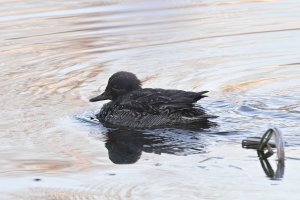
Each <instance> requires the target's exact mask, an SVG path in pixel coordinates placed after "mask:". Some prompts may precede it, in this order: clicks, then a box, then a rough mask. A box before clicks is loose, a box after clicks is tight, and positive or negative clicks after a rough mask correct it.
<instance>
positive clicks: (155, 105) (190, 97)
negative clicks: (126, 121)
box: [121, 89, 208, 115]
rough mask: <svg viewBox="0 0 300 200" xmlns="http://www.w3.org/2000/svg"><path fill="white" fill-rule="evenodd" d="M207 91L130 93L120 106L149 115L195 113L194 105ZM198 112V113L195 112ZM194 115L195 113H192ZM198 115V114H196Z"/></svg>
mask: <svg viewBox="0 0 300 200" xmlns="http://www.w3.org/2000/svg"><path fill="white" fill-rule="evenodd" d="M207 92H208V91H202V92H187V91H182V90H163V89H143V90H139V91H135V92H132V93H131V94H130V96H128V97H127V98H128V99H125V100H124V99H123V101H122V103H121V104H122V105H123V106H124V107H125V108H131V109H134V110H136V111H139V112H147V113H151V114H161V113H173V112H180V111H185V112H187V113H188V112H195V109H194V103H196V102H197V101H198V100H200V99H202V98H204V97H206V96H205V95H204V94H206V93H207ZM197 112H199V111H197ZM194 114H196V113H194ZM197 114H198V115H199V114H200V113H197Z"/></svg>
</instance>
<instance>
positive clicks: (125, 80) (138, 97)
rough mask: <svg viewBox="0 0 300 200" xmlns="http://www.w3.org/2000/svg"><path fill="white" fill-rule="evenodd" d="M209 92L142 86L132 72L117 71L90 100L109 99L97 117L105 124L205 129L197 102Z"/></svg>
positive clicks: (201, 110)
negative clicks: (102, 89)
mask: <svg viewBox="0 0 300 200" xmlns="http://www.w3.org/2000/svg"><path fill="white" fill-rule="evenodd" d="M206 93H208V91H201V92H192V91H184V90H175V89H161V88H142V82H141V81H140V80H139V79H138V78H137V76H136V75H135V74H134V73H131V72H127V71H119V72H116V73H114V74H113V75H112V76H111V77H110V78H109V79H108V83H107V86H106V88H105V91H104V92H103V93H102V94H100V95H98V96H96V97H93V98H91V99H90V100H89V101H90V102H97V101H103V100H110V101H109V102H108V103H106V104H104V105H103V106H102V108H101V110H100V112H99V113H98V114H96V118H97V119H98V120H99V122H101V123H102V124H103V125H104V126H106V127H123V128H134V129H135V128H146V129H151V128H163V127H195V126H196V127H200V128H207V127H208V122H209V121H208V120H209V119H210V118H214V117H215V116H212V115H208V114H206V112H205V111H204V109H203V108H202V107H201V106H200V105H196V102H197V101H199V100H200V99H202V98H204V97H206V95H205V94H206Z"/></svg>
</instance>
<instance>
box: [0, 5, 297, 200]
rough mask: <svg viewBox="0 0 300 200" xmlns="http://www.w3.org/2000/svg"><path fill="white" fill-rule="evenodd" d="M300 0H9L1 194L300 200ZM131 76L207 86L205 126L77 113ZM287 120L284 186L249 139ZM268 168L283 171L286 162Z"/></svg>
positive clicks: (1, 70) (2, 29)
mask: <svg viewBox="0 0 300 200" xmlns="http://www.w3.org/2000/svg"><path fill="white" fill-rule="evenodd" d="M299 10H300V3H299V2H298V1H297V0H287V1H280V0H233V1H229V0H208V1H172V2H170V1H151V2H150V1H93V0H89V1H85V0H76V1H74V0H73V1H69V0H66V1H34V0H30V1H26V3H25V2H24V1H20V0H14V1H6V0H2V1H1V7H0V36H1V38H0V44H1V46H0V51H1V57H0V74H1V75H0V77H1V79H0V80H1V81H0V92H1V94H2V95H1V97H0V98H1V101H0V106H1V116H0V119H1V120H0V144H1V145H0V155H1V158H2V159H1V161H0V166H1V167H0V173H1V174H0V177H1V178H0V184H1V187H0V192H1V197H2V196H3V197H2V198H1V199H66V198H69V199H265V198H269V199H283V198H287V196H288V198H289V199H297V198H298V196H299V194H300V193H299V183H300V181H299V180H300V176H299V173H298V169H299V167H300V157H299V152H300V148H299V146H300V137H299V120H300V108H299V106H300V100H299V99H300V81H299V77H300V56H299V52H300V44H299V42H298V40H299V36H300V12H299ZM120 70H125V71H131V72H134V73H136V74H137V76H138V77H140V78H141V80H142V81H143V85H144V86H145V87H154V88H155V87H160V88H167V89H168V88H172V89H183V90H191V91H201V90H209V91H210V93H209V97H208V98H206V99H204V100H201V102H199V103H200V104H201V106H203V107H205V108H206V110H207V112H208V113H210V114H214V115H218V116H219V118H217V119H215V120H214V121H215V122H216V123H217V124H218V126H217V127H212V128H209V129H205V130H202V131H188V130H178V129H160V130H154V131H153V130H152V131H151V130H146V131H132V132H122V131H117V130H107V129H106V128H104V127H102V126H98V125H92V124H88V123H83V122H80V121H78V120H76V119H75V118H74V116H75V115H78V114H79V115H82V114H84V113H86V112H88V113H89V112H93V111H95V110H98V109H99V108H100V107H101V105H102V104H101V103H96V104H95V103H94V104H93V103H89V102H88V99H89V98H90V97H93V96H94V95H96V94H98V93H100V92H101V91H103V90H104V88H105V86H106V82H107V79H108V77H109V76H110V75H111V74H113V73H114V72H116V71H120ZM269 126H276V127H278V128H279V129H281V131H282V132H283V134H284V138H285V140H286V156H287V159H286V162H285V164H286V165H285V169H284V175H283V178H281V179H279V180H274V179H272V178H268V177H267V176H266V175H265V173H264V171H263V170H262V168H261V166H260V163H259V161H258V158H257V157H256V152H255V151H254V150H247V149H242V148H241V141H242V140H243V139H245V138H247V137H250V136H261V135H262V134H263V133H264V131H266V130H267V128H268V127H269ZM270 162H271V164H272V166H273V167H274V170H276V163H275V158H274V157H271V158H270Z"/></svg>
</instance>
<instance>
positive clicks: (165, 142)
mask: <svg viewBox="0 0 300 200" xmlns="http://www.w3.org/2000/svg"><path fill="white" fill-rule="evenodd" d="M195 134H196V133H192V135H193V137H192V138H190V136H188V135H184V134H180V133H178V135H181V136H184V137H177V136H178V135H177V134H176V133H175V132H172V131H170V130H164V131H155V132H153V131H152V132H141V131H136V130H120V129H117V130H111V131H109V132H108V133H106V136H107V138H106V143H105V147H106V148H107V150H108V155H109V159H110V160H111V161H112V162H113V163H115V164H132V163H135V162H137V161H138V160H139V159H140V157H141V155H142V152H143V151H144V152H147V153H156V154H161V153H167V154H183V155H186V154H194V153H203V152H204V148H205V146H206V145H205V143H204V142H203V141H201V140H198V139H196V138H195Z"/></svg>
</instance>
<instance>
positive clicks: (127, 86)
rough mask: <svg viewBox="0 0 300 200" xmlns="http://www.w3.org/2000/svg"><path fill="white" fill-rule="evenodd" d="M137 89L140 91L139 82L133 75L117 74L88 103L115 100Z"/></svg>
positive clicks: (122, 72) (126, 73)
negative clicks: (102, 90) (100, 92)
mask: <svg viewBox="0 0 300 200" xmlns="http://www.w3.org/2000/svg"><path fill="white" fill-rule="evenodd" d="M138 89H141V81H140V80H139V79H138V78H137V77H136V76H135V75H134V74H133V73H130V72H124V71H121V72H117V73H115V74H113V75H112V76H111V77H110V78H109V80H108V83H107V86H106V88H105V91H104V92H103V93H102V94H100V95H99V96H96V97H94V98H91V99H90V102H95V101H102V100H116V99H117V98H118V97H119V96H122V95H124V94H127V93H128V92H131V91H133V90H138Z"/></svg>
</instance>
